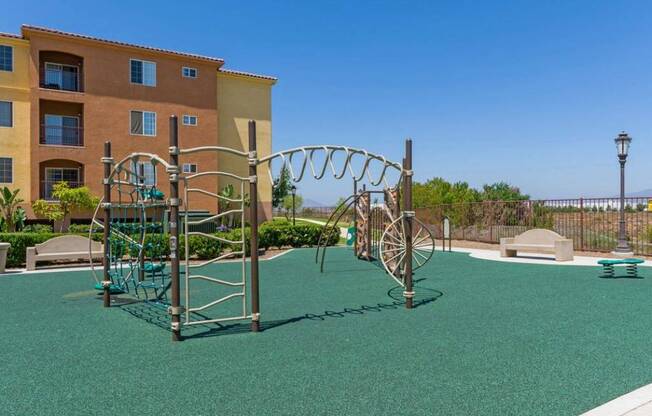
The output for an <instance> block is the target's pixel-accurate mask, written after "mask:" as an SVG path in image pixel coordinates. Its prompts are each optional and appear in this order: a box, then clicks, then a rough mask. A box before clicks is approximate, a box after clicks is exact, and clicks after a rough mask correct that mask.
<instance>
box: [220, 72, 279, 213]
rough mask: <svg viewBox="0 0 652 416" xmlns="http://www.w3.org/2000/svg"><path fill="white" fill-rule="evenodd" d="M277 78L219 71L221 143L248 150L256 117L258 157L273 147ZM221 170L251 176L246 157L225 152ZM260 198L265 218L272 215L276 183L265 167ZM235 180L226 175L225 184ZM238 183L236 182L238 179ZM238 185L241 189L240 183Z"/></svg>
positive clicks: (261, 171) (259, 186) (260, 177)
mask: <svg viewBox="0 0 652 416" xmlns="http://www.w3.org/2000/svg"><path fill="white" fill-rule="evenodd" d="M273 84H274V82H273V81H268V80H260V79H257V78H254V77H247V76H241V75H234V74H229V73H224V72H218V73H217V109H218V120H219V121H218V129H219V130H218V137H219V142H220V146H225V147H231V148H234V149H238V150H242V151H245V152H246V151H248V147H249V146H248V145H249V127H248V124H249V120H255V121H256V133H257V143H256V146H257V148H258V157H263V156H266V155H269V154H270V152H271V150H272V86H273ZM218 166H219V168H220V170H221V171H226V172H232V173H235V174H236V175H239V176H245V177H247V176H249V173H248V166H247V162H246V160H245V159H243V158H239V157H237V156H234V155H229V154H225V153H222V154H220V156H219V159H218ZM258 178H259V181H258V199H259V201H260V211H261V219H269V218H271V217H272V205H271V201H272V187H271V183H270V181H269V179H268V175H267V172H266V171H265V169H262V168H259V172H258ZM229 182H231V183H234V182H233V181H232V180H231V181H230V180H228V179H224V180H222V181H221V183H220V188H223V187H224V186H226V184H228V183H229ZM234 186H235V183H234ZM236 189H238V188H237V187H236Z"/></svg>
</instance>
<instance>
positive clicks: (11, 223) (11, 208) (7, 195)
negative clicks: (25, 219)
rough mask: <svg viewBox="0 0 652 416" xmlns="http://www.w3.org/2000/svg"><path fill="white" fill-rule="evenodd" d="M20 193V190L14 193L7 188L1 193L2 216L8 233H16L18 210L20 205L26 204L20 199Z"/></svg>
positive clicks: (0, 208) (0, 206) (0, 207)
mask: <svg viewBox="0 0 652 416" xmlns="http://www.w3.org/2000/svg"><path fill="white" fill-rule="evenodd" d="M18 192H20V189H16V190H15V191H13V192H12V191H11V190H9V188H7V187H6V186H5V187H4V188H2V192H0V211H2V216H3V217H4V220H5V224H6V225H7V231H8V232H10V233H11V232H14V231H16V210H17V209H18V206H19V204H20V203H22V202H24V201H23V200H22V199H21V198H18Z"/></svg>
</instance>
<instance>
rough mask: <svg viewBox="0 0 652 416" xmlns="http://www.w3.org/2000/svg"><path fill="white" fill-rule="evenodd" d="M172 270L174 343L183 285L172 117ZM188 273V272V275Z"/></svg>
mask: <svg viewBox="0 0 652 416" xmlns="http://www.w3.org/2000/svg"><path fill="white" fill-rule="evenodd" d="M169 174H170V199H169V204H170V262H171V264H170V268H171V288H170V290H171V291H172V305H171V306H170V314H171V321H172V341H181V313H182V312H183V311H182V310H181V309H182V308H181V285H180V281H179V280H180V279H179V275H180V273H179V120H178V119H177V116H170V167H169ZM187 272H188V271H186V273H187Z"/></svg>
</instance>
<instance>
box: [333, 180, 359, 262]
mask: <svg viewBox="0 0 652 416" xmlns="http://www.w3.org/2000/svg"><path fill="white" fill-rule="evenodd" d="M353 195H355V196H354V197H353V200H354V201H355V202H353V229H355V232H356V235H355V238H354V239H353V253H354V254H355V255H357V253H358V201H357V197H358V181H356V180H355V179H353ZM336 225H337V224H336Z"/></svg>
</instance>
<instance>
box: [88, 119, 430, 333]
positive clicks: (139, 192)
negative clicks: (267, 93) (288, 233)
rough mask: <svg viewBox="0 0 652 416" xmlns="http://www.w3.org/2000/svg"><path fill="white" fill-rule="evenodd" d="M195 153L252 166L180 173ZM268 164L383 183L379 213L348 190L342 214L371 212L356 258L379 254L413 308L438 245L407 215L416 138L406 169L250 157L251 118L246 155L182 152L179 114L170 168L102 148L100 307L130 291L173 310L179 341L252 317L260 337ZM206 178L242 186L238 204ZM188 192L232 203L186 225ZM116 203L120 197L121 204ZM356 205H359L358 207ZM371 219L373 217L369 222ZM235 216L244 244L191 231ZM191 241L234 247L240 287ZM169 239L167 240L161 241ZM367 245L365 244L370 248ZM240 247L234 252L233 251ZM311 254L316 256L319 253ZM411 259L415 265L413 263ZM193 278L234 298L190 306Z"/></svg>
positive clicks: (304, 156) (97, 224) (96, 224)
mask: <svg viewBox="0 0 652 416" xmlns="http://www.w3.org/2000/svg"><path fill="white" fill-rule="evenodd" d="M199 152H208V153H211V154H213V155H214V156H215V157H217V155H218V154H220V153H229V154H230V155H232V156H236V157H237V158H240V159H241V160H242V162H243V164H245V163H246V165H247V166H248V170H249V171H248V176H238V175H236V174H234V173H232V172H220V171H213V172H201V173H193V174H185V173H182V172H180V169H179V155H184V154H192V153H199ZM338 160H339V162H338ZM273 161H279V162H281V164H282V165H283V166H286V167H287V168H288V171H289V174H290V178H291V180H292V181H294V182H299V181H300V180H302V178H304V176H305V175H306V172H308V171H309V172H310V174H312V177H313V178H314V179H321V178H323V177H324V175H325V174H326V172H327V171H330V173H331V174H332V175H333V177H334V178H335V179H342V178H343V177H344V176H345V175H347V173H348V174H349V175H350V177H351V178H352V179H353V182H354V187H355V186H357V183H358V182H359V181H361V180H363V179H365V180H367V181H368V182H369V183H370V184H371V185H372V186H378V185H381V184H383V186H384V190H383V191H373V192H381V193H383V195H384V199H385V203H384V205H383V206H375V207H371V205H370V192H372V191H365V190H363V192H361V193H358V192H357V191H356V192H354V194H355V195H354V196H352V197H351V198H350V199H349V200H348V202H347V203H348V204H349V205H347V206H348V207H350V206H352V205H353V204H356V211H357V210H358V208H364V209H366V211H365V212H367V213H369V216H368V217H364V216H363V217H360V218H361V221H360V224H361V225H362V224H364V223H365V221H366V224H367V228H366V229H363V227H362V226H357V227H356V231H355V235H356V237H355V239H356V240H355V246H356V249H355V251H356V255H358V256H359V257H361V258H365V257H366V258H371V257H373V256H374V253H375V257H376V258H377V259H378V260H379V261H380V262H381V263H382V264H383V266H384V268H385V270H386V271H387V272H388V273H389V274H390V275H391V277H392V278H393V279H394V280H396V281H397V282H398V283H399V284H400V285H401V286H402V287H403V288H404V291H403V296H404V297H405V306H406V308H408V309H411V308H412V306H413V297H414V290H413V287H412V274H413V271H414V270H415V269H417V268H418V267H420V266H421V265H423V264H424V263H425V262H426V261H427V260H428V259H430V256H431V255H432V250H434V240H433V239H432V235H431V233H430V231H429V230H428V228H427V227H426V226H425V225H423V224H422V223H421V222H419V221H418V220H417V219H416V218H415V215H414V211H412V141H411V140H410V139H408V140H406V142H405V157H404V159H403V163H402V164H399V163H396V162H392V161H389V160H387V159H386V158H385V157H384V156H381V155H376V154H373V153H370V152H368V151H366V150H362V149H355V148H352V147H349V146H333V145H319V146H305V147H298V148H294V149H289V150H284V151H281V152H277V153H273V154H271V155H268V156H265V157H262V158H259V157H258V155H257V151H256V123H255V122H254V121H249V149H248V151H247V152H244V151H240V150H236V149H232V148H226V147H221V146H202V147H196V148H188V149H183V148H180V147H179V137H178V120H177V117H176V116H171V117H170V147H169V159H168V161H167V162H166V161H165V160H163V159H162V158H160V157H159V156H158V155H155V154H150V153H132V154H130V155H128V156H127V157H125V158H124V159H122V160H120V161H119V162H117V163H115V162H114V160H113V158H112V157H111V143H110V142H107V143H105V146H104V157H103V158H102V163H103V164H104V197H103V200H102V202H101V203H100V205H99V206H98V208H97V210H96V213H95V216H94V218H93V227H92V229H91V234H92V233H93V231H94V229H98V228H99V229H102V231H103V241H104V251H105V252H104V261H103V270H102V279H101V280H100V279H99V278H97V279H96V280H97V281H98V284H99V286H98V287H101V288H102V290H103V303H104V306H105V307H109V306H110V304H111V293H112V292H116V291H124V292H126V291H130V290H132V289H133V291H134V293H135V295H136V296H138V297H143V298H144V299H145V300H147V301H152V302H155V303H160V304H165V305H169V307H168V312H169V313H170V315H171V329H172V339H173V341H178V340H180V339H181V328H182V327H183V326H190V325H197V324H205V323H215V322H224V321H238V320H246V319H250V320H251V330H252V331H254V332H256V331H259V330H260V299H259V268H258V179H259V176H258V174H259V169H262V170H263V171H264V170H265V169H266V170H267V176H268V177H269V179H270V180H271V181H272V183H273V175H272V162H273ZM356 161H357V162H358V163H357V164H358V166H360V165H361V167H359V168H358V170H357V171H356V169H355V168H354V166H355V165H356V163H355V162H356ZM338 165H339V167H338ZM159 167H161V168H163V169H165V172H166V173H167V174H168V178H169V184H170V195H169V198H168V199H167V200H166V199H165V196H164V195H163V193H162V192H161V191H160V190H159V189H157V188H156V187H155V186H154V185H153V184H151V183H150V184H148V179H147V175H145V169H150V172H151V171H154V172H156V169H157V168H159ZM373 167H377V168H378V169H376V170H379V173H377V174H376V175H374V174H372V169H373ZM389 171H393V172H395V173H397V174H398V178H399V179H398V184H397V185H394V186H390V184H389V182H388V178H387V173H388V172H389ZM205 176H212V177H227V178H229V179H230V180H231V181H235V182H236V183H239V185H240V191H241V193H240V197H237V198H227V197H225V196H223V195H220V194H217V193H216V192H214V191H209V190H206V189H201V188H197V187H195V186H194V184H193V182H194V181H193V180H194V179H195V178H199V177H205ZM180 182H181V183H183V184H184V198H183V200H182V199H181V198H180V197H179V183H180ZM247 184H248V188H249V189H248V193H249V196H250V198H249V204H248V208H247V207H246V204H245V196H244V195H245V190H246V185H247ZM399 188H400V192H399ZM193 194H203V195H205V196H209V197H213V198H215V199H217V200H220V199H222V200H226V201H228V202H229V203H233V204H236V205H237V206H236V208H234V209H229V210H227V211H225V212H219V213H218V214H216V215H213V216H210V217H208V218H204V219H201V220H196V221H191V219H190V217H189V216H188V212H189V209H190V207H191V206H192V201H191V196H192V195H193ZM399 195H402V201H399ZM114 197H117V200H116V199H115V198H114ZM360 201H365V202H364V203H361V202H360ZM361 204H362V205H361ZM365 204H366V205H365ZM180 207H183V208H184V212H185V214H184V221H183V224H184V229H183V234H182V236H183V237H184V241H185V247H184V248H185V261H186V264H185V297H184V304H183V305H182V304H181V293H180V292H181V291H180V276H181V271H180V261H179V260H180V256H179V254H180V247H179V237H180V234H179V224H180V219H181V216H180V214H179V208H180ZM247 210H248V214H249V215H248V218H249V222H250V226H251V233H250V236H249V244H250V251H251V257H250V262H249V267H250V273H249V278H250V285H249V291H248V293H247V290H246V289H247V285H246V277H247V276H246V275H247V273H246V268H247V263H246V258H245V246H246V238H247V237H246V234H245V230H244V224H245V213H246V211H247ZM373 213H375V215H376V217H372V214H373ZM100 214H101V215H100ZM231 214H238V215H240V220H241V227H242V228H241V234H240V235H241V236H242V238H241V240H238V241H231V240H226V239H224V238H221V237H218V236H217V235H213V234H207V233H204V232H200V231H194V230H193V229H192V226H193V225H201V224H204V223H207V222H211V221H217V220H219V219H220V218H222V217H223V216H225V215H231ZM357 215H359V214H356V216H357ZM100 217H101V218H100ZM369 225H371V227H369ZM191 236H196V237H195V238H210V239H215V240H219V241H222V242H225V243H228V244H230V245H231V246H235V247H236V249H235V251H232V252H230V253H228V256H229V257H233V256H239V258H240V259H241V264H242V268H241V278H240V279H238V280H233V279H226V278H224V277H222V276H220V275H217V274H216V273H215V272H214V271H213V272H211V271H210V270H207V269H202V268H203V267H204V266H207V265H209V264H213V263H217V262H220V261H222V260H224V258H225V257H226V255H221V256H218V257H216V258H214V259H211V260H208V261H206V262H203V263H200V264H192V263H190V261H189V246H188V245H189V240H190V238H189V237H191ZM365 236H366V237H365ZM165 238H167V241H165V240H164V239H165ZM364 238H367V239H368V241H367V240H364ZM361 239H362V240H361ZM374 242H375V243H374ZM164 243H167V244H164ZM238 246H239V247H240V249H237V247H238ZM362 246H366V249H365V250H367V251H366V252H364V253H362V252H359V250H360V249H361V247H362ZM168 247H169V248H168ZM372 251H373V253H372ZM324 252H325V251H323V253H324ZM317 255H319V251H318V253H317ZM168 260H169V268H168ZM322 261H323V254H322ZM413 262H414V263H416V265H413ZM91 264H92V260H91ZM322 267H323V266H322ZM93 273H94V274H95V267H93ZM196 280H203V281H205V282H209V283H210V284H215V285H219V286H221V287H227V288H230V289H232V290H234V292H232V293H230V294H228V295H226V296H221V297H218V298H216V299H214V300H212V301H209V302H208V303H203V304H200V305H196V304H194V303H193V300H194V299H193V296H191V294H192V291H191V290H190V286H191V285H192V284H193V283H192V282H193V281H196ZM168 292H169V294H170V296H169V300H168ZM247 295H249V297H250V308H249V307H248V306H249V305H248V303H247V299H246V298H247ZM232 299H234V300H238V299H239V300H240V301H241V310H240V311H239V312H238V313H237V314H236V315H233V316H220V317H217V318H210V317H207V316H205V315H204V314H203V311H205V310H208V309H213V308H216V307H218V306H219V305H220V304H222V303H224V302H227V301H230V300H232ZM249 309H250V310H249ZM199 312H202V314H200V313H199ZM182 317H183V319H182Z"/></svg>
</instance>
